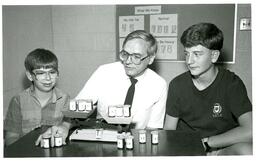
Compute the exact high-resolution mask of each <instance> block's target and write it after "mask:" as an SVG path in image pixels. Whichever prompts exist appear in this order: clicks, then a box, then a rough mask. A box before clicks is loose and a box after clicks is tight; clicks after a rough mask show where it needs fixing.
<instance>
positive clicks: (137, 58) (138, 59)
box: [119, 50, 149, 65]
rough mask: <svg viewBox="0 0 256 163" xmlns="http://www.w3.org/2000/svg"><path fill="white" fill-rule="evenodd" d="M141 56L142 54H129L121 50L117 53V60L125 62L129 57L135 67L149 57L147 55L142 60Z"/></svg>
mask: <svg viewBox="0 0 256 163" xmlns="http://www.w3.org/2000/svg"><path fill="white" fill-rule="evenodd" d="M141 56H142V54H139V53H132V54H130V53H128V52H127V51H125V50H122V51H121V52H119V58H120V60H121V61H126V60H127V59H128V58H129V57H131V61H132V63H134V64H136V65H139V64H141V61H143V60H144V59H146V58H148V57H149V55H147V56H145V57H143V58H142V57H141Z"/></svg>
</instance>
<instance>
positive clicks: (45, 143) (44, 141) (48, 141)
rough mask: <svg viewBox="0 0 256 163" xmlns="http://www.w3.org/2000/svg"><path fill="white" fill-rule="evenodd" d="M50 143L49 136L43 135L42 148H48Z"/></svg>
mask: <svg viewBox="0 0 256 163" xmlns="http://www.w3.org/2000/svg"><path fill="white" fill-rule="evenodd" d="M50 141H51V136H50V135H43V147H44V148H50Z"/></svg>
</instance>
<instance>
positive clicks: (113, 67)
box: [75, 62, 167, 129]
mask: <svg viewBox="0 0 256 163" xmlns="http://www.w3.org/2000/svg"><path fill="white" fill-rule="evenodd" d="M136 79H137V80H138V82H137V83H136V85H135V93H134V98H133V103H132V109H131V114H132V115H133V119H132V123H135V124H136V125H135V128H136V129H145V128H146V127H148V128H163V123H164V117H165V104H166V97H167V84H166V81H165V80H164V79H163V78H162V77H160V76H159V75H158V74H156V73H155V72H154V71H152V70H151V69H149V68H148V69H146V71H145V72H144V73H143V74H142V75H140V76H138V77H136ZM130 85H131V82H130V79H129V76H127V75H126V73H125V69H124V66H123V65H122V63H121V62H114V63H110V64H105V65H102V66H100V67H99V68H98V69H97V70H96V71H95V72H94V73H93V74H92V76H91V77H90V79H89V80H88V81H87V83H86V84H85V85H84V87H83V89H82V90H81V91H80V93H79V94H78V95H77V97H76V98H75V99H92V100H93V103H94V104H95V103H96V102H98V103H97V109H98V115H97V116H98V117H100V114H101V113H106V112H107V109H108V106H110V105H122V104H124V101H125V97H126V93H127V90H128V88H129V87H130Z"/></svg>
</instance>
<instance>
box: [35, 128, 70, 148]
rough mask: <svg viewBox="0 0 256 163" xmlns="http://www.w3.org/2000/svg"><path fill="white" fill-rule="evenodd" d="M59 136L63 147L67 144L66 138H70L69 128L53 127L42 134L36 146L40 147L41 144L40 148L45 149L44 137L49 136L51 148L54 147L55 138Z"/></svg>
mask: <svg viewBox="0 0 256 163" xmlns="http://www.w3.org/2000/svg"><path fill="white" fill-rule="evenodd" d="M56 134H58V135H60V136H61V137H62V145H65V144H66V138H67V136H68V128H67V127H65V126H64V125H60V126H52V127H50V128H48V129H47V130H46V131H45V132H44V133H43V134H41V135H40V136H39V137H38V138H37V140H36V142H35V145H36V146H38V145H39V144H40V147H43V137H44V136H48V137H50V145H51V147H54V136H55V135H56Z"/></svg>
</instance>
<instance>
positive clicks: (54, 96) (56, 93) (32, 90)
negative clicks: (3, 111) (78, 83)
mask: <svg viewBox="0 0 256 163" xmlns="http://www.w3.org/2000/svg"><path fill="white" fill-rule="evenodd" d="M29 94H30V95H31V96H32V97H34V98H35V99H36V100H37V97H36V95H35V88H34V86H33V85H31V86H30V87H29ZM62 96H63V94H62V93H61V92H60V91H59V90H58V89H57V88H55V87H54V88H53V94H52V97H51V99H50V100H49V102H50V101H51V102H52V103H56V101H57V100H59V99H61V98H62Z"/></svg>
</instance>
